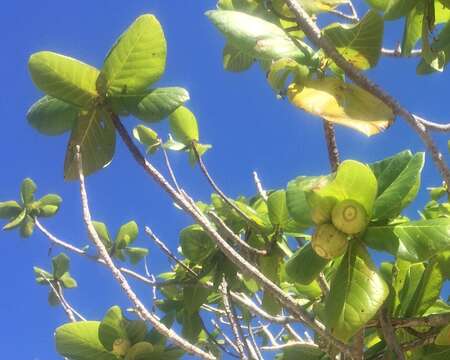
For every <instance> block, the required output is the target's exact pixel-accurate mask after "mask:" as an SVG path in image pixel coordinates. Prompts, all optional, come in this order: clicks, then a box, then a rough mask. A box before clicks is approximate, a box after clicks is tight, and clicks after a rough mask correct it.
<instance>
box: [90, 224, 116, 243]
mask: <svg viewBox="0 0 450 360" xmlns="http://www.w3.org/2000/svg"><path fill="white" fill-rule="evenodd" d="M92 225H94V228H95V231H96V232H97V235H98V236H99V237H100V240H101V241H102V243H103V244H104V245H105V246H106V248H107V249H110V248H111V247H112V240H111V237H110V236H109V232H108V228H107V227H106V225H105V224H104V223H102V222H99V221H93V222H92Z"/></svg>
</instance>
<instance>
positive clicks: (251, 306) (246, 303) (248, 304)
mask: <svg viewBox="0 0 450 360" xmlns="http://www.w3.org/2000/svg"><path fill="white" fill-rule="evenodd" d="M36 227H37V228H38V229H39V230H40V231H41V232H42V233H43V234H44V235H45V236H46V237H47V238H48V239H49V240H50V242H51V243H52V244H55V245H57V246H60V247H62V248H64V249H66V250H69V251H71V252H73V253H75V254H77V255H80V256H84V257H86V258H87V259H89V260H91V261H95V262H98V263H99V264H102V265H104V266H105V265H106V264H105V262H104V261H103V260H102V259H99V258H98V257H95V256H91V255H89V254H88V253H87V252H86V251H84V250H82V249H80V248H78V247H76V246H73V245H71V244H69V243H67V242H65V241H63V240H60V239H58V238H57V237H56V236H54V235H53V234H51V233H50V232H49V231H48V230H47V229H46V228H45V227H44V226H43V225H42V224H41V223H40V222H39V221H37V220H36ZM119 270H120V271H121V272H122V273H124V274H127V275H129V276H131V277H133V278H135V279H137V280H140V281H142V282H144V283H145V284H147V285H150V286H152V287H163V286H171V285H173V284H174V283H175V282H174V281H167V282H164V283H157V282H154V281H153V280H152V279H150V278H148V277H145V276H142V275H140V274H138V273H136V272H134V271H132V270H130V269H127V268H124V267H120V268H119ZM183 284H184V285H186V284H185V282H183ZM196 284H197V282H195V283H193V285H196ZM204 285H205V286H208V287H209V288H213V287H214V286H213V284H212V283H206V284H204ZM231 296H232V298H233V300H235V301H237V302H239V304H240V305H241V306H243V307H245V308H246V309H247V310H248V311H250V312H251V313H252V314H255V315H258V316H261V317H262V318H263V319H265V320H267V321H270V322H273V323H277V324H285V323H288V322H295V321H297V320H296V319H294V318H293V317H291V316H272V315H270V314H268V313H267V312H265V311H264V310H263V309H261V308H260V307H258V306H257V305H256V304H255V303H254V302H252V301H251V300H250V299H248V298H246V297H243V296H241V295H239V294H238V293H235V292H233V291H232V292H231Z"/></svg>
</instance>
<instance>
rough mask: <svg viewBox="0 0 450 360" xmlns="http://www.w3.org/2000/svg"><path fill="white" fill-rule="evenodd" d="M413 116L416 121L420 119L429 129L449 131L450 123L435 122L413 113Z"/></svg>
mask: <svg viewBox="0 0 450 360" xmlns="http://www.w3.org/2000/svg"><path fill="white" fill-rule="evenodd" d="M413 116H414V118H415V119H416V120H417V121H420V122H421V123H422V124H423V125H424V126H425V127H426V128H427V129H429V130H433V131H441V132H449V131H450V123H447V124H439V123H435V122H433V121H429V120H426V119H424V118H422V117H420V116H418V115H415V114H413Z"/></svg>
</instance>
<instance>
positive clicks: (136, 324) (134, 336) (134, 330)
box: [126, 320, 147, 344]
mask: <svg viewBox="0 0 450 360" xmlns="http://www.w3.org/2000/svg"><path fill="white" fill-rule="evenodd" d="M126 331H127V337H128V339H130V342H131V343H132V344H136V343H138V342H140V341H142V340H144V339H145V336H146V335H147V324H146V323H145V321H144V320H129V321H128V322H127V324H126Z"/></svg>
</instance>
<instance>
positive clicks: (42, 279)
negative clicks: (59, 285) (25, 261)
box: [33, 266, 54, 285]
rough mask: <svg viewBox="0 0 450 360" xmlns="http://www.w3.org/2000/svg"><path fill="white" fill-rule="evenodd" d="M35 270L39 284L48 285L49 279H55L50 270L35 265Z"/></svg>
mask: <svg viewBox="0 0 450 360" xmlns="http://www.w3.org/2000/svg"><path fill="white" fill-rule="evenodd" d="M33 271H34V276H35V279H36V282H37V283H38V284H39V285H48V282H49V281H52V280H54V279H53V275H52V274H50V273H49V272H48V271H45V270H44V269H41V268H39V267H37V266H34V267H33Z"/></svg>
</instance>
